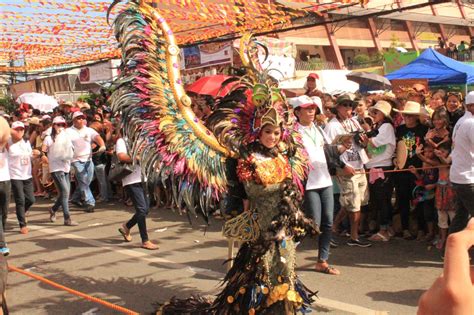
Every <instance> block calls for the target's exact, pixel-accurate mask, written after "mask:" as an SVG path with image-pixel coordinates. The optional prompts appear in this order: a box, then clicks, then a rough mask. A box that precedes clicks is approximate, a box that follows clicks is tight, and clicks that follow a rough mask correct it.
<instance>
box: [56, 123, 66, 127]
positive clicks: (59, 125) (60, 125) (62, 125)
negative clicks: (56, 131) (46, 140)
mask: <svg viewBox="0 0 474 315" xmlns="http://www.w3.org/2000/svg"><path fill="white" fill-rule="evenodd" d="M54 125H55V126H58V127H66V124H62V123H61V124H54Z"/></svg>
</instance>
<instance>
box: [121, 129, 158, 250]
mask: <svg viewBox="0 0 474 315" xmlns="http://www.w3.org/2000/svg"><path fill="white" fill-rule="evenodd" d="M115 150H116V154H117V157H118V159H119V161H120V162H121V163H127V164H131V163H133V161H132V158H131V157H130V156H129V155H128V150H127V145H126V143H125V140H124V139H123V138H119V139H118V140H117V144H116V148H115ZM143 184H144V183H143V182H142V171H141V168H140V166H139V165H135V166H134V169H133V172H132V173H131V174H129V175H127V176H126V177H125V178H124V179H122V185H123V187H124V188H125V190H126V192H127V194H128V195H129V196H130V198H131V199H132V202H133V206H134V207H135V214H134V215H133V217H132V218H131V219H130V220H129V221H128V222H127V223H125V224H123V225H122V227H121V228H119V232H120V234H122V236H123V238H124V240H125V241H126V242H131V241H132V236H131V234H130V230H131V229H132V228H133V227H134V226H135V225H138V230H139V231H140V238H141V239H142V246H141V247H142V248H144V249H148V250H156V249H159V246H158V245H156V244H154V243H152V242H151V241H150V240H149V239H148V232H147V229H146V216H147V214H148V210H149V205H148V198H147V195H146V193H145V192H146V190H145V189H144V188H143Z"/></svg>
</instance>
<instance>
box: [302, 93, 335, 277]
mask: <svg viewBox="0 0 474 315" xmlns="http://www.w3.org/2000/svg"><path fill="white" fill-rule="evenodd" d="M293 107H294V113H295V115H296V117H297V120H298V122H297V123H296V126H295V129H296V130H298V132H299V133H300V134H301V137H302V139H303V144H304V147H305V149H306V151H307V152H308V157H309V161H310V163H311V171H310V173H309V174H308V179H307V182H306V187H305V202H304V203H305V210H306V214H307V215H308V216H309V217H311V218H313V220H314V221H315V224H317V225H318V226H319V227H320V230H321V235H319V239H318V248H319V251H318V261H317V263H316V266H315V270H316V271H317V272H322V273H325V274H330V275H339V274H340V272H339V270H337V269H336V268H333V267H331V266H330V265H329V264H328V259H329V248H330V242H331V234H332V223H333V212H334V199H333V190H332V180H331V175H330V174H329V170H328V166H327V163H326V158H325V155H324V144H325V143H329V139H327V136H326V134H325V133H324V130H322V129H321V127H319V126H317V125H315V124H314V119H315V115H316V112H317V111H319V112H321V108H322V102H321V99H320V98H319V97H317V96H314V97H312V98H310V97H309V96H306V95H302V96H299V97H298V98H297V99H296V101H295V102H294V103H293Z"/></svg>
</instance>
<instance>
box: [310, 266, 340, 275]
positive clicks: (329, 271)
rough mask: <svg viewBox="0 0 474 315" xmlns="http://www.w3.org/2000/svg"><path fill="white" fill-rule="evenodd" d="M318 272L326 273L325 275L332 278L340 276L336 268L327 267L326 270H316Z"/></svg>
mask: <svg viewBox="0 0 474 315" xmlns="http://www.w3.org/2000/svg"><path fill="white" fill-rule="evenodd" d="M314 270H316V272H319V273H324V274H327V275H331V276H338V275H340V272H339V270H337V269H336V268H333V267H331V266H327V267H326V268H325V269H323V270H318V269H314ZM336 272H339V273H336Z"/></svg>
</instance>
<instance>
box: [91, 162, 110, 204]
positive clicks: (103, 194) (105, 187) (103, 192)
mask: <svg viewBox="0 0 474 315" xmlns="http://www.w3.org/2000/svg"><path fill="white" fill-rule="evenodd" d="M94 172H95V177H96V179H97V182H98V183H99V192H100V198H101V199H102V201H109V199H111V194H110V183H109V179H108V178H107V175H106V173H105V164H98V165H94Z"/></svg>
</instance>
